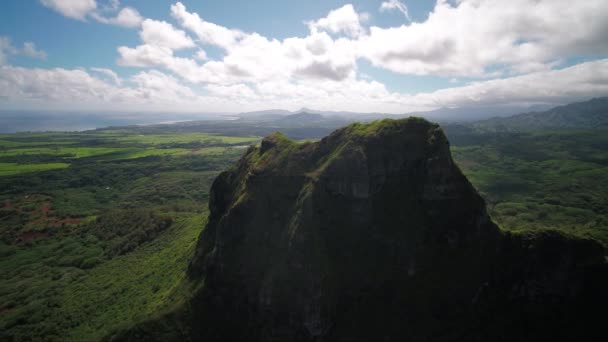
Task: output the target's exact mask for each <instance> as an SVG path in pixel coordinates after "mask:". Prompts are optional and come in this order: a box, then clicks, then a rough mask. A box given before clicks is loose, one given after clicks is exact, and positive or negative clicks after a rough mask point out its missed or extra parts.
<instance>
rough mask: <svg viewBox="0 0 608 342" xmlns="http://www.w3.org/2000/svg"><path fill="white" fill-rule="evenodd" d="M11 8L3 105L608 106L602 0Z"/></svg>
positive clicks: (3, 21)
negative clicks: (598, 100) (588, 102)
mask: <svg viewBox="0 0 608 342" xmlns="http://www.w3.org/2000/svg"><path fill="white" fill-rule="evenodd" d="M0 8H2V11H0V12H1V13H0V110H58V111H85V110H86V111H101V112H103V111H143V112H147V111H151V112H159V111H171V112H247V111H257V110H267V109H286V110H291V111H294V110H298V109H300V108H304V107H306V108H313V109H315V110H325V111H352V112H384V113H407V112H416V111H428V110H433V109H437V108H441V107H450V108H459V107H475V106H499V105H513V106H522V107H527V106H533V105H557V104H564V103H568V102H573V101H578V100H585V99H589V98H591V97H599V96H606V95H608V21H606V20H605V18H606V17H607V16H608V2H607V1H601V0H594V1H582V2H571V1H568V2H567V1H561V0H560V1H557V0H553V1H543V0H541V1H538V0H516V1H509V2H505V1H494V0H486V1H483V0H459V1H448V0H438V1H436V2H435V1H413V0H410V1H399V0H389V1H323V2H315V3H309V2H298V3H292V2H289V3H284V2H280V1H260V2H257V1H256V2H255V3H254V2H250V1H229V2H222V3H218V2H210V1H188V0H183V1H170V2H163V3H160V2H157V1H155V2H149V1H148V2H144V1H126V0H125V1H122V2H121V1H118V0H107V1H102V0H98V1H96V0H83V1H78V2H75V1H70V0H40V1H5V2H3V3H2V4H1V5H0Z"/></svg>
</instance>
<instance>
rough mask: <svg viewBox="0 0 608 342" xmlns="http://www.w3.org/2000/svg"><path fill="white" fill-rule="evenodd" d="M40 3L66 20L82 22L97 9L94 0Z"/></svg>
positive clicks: (43, 1) (43, 0)
mask: <svg viewBox="0 0 608 342" xmlns="http://www.w3.org/2000/svg"><path fill="white" fill-rule="evenodd" d="M40 3H42V4H43V5H44V6H46V7H48V8H50V9H52V10H54V11H56V12H58V13H60V14H62V15H64V16H66V17H68V18H72V19H77V20H82V21H84V20H86V17H87V15H89V14H90V13H92V12H93V11H94V10H95V9H96V8H97V3H96V2H95V0H40Z"/></svg>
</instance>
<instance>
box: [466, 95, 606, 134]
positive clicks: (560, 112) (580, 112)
mask: <svg viewBox="0 0 608 342" xmlns="http://www.w3.org/2000/svg"><path fill="white" fill-rule="evenodd" d="M471 126H472V127H473V128H475V129H478V130H486V131H487V130H490V131H532V130H559V129H596V128H608V97H601V98H595V99H591V100H589V101H584V102H576V103H571V104H568V105H565V106H559V107H555V108H552V109H549V110H546V111H542V112H531V113H523V114H518V115H514V116H510V117H504V118H491V119H487V120H483V121H478V122H474V123H472V124H471Z"/></svg>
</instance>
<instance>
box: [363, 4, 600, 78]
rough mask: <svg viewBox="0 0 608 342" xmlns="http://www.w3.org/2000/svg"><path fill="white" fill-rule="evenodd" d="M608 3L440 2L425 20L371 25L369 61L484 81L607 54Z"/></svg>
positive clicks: (365, 40)
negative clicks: (492, 74)
mask: <svg viewBox="0 0 608 342" xmlns="http://www.w3.org/2000/svg"><path fill="white" fill-rule="evenodd" d="M607 14H608V1H605V0H587V1H570V0H510V1H501V0H485V1H482V0H459V1H457V2H448V1H446V0H439V1H437V4H436V6H435V8H434V10H433V12H431V13H430V14H429V17H428V19H427V20H426V21H424V22H420V23H412V24H410V25H407V26H406V25H403V26H400V27H391V28H380V27H371V28H370V34H369V36H365V37H363V38H361V39H360V44H361V46H360V51H361V52H362V55H361V56H362V57H363V58H366V59H369V60H370V61H371V62H372V64H373V65H375V66H377V67H382V68H385V69H388V70H391V71H394V72H398V73H403V74H417V75H442V76H483V75H484V74H486V73H488V70H490V69H492V68H493V67H497V68H500V69H502V70H505V71H506V72H507V73H510V74H517V73H524V72H532V71H536V70H546V69H549V68H551V67H552V66H554V65H556V64H558V63H559V62H560V61H561V60H562V59H563V58H567V57H570V56H577V55H598V54H605V53H607V52H608V21H607V20H605V19H606V15H607Z"/></svg>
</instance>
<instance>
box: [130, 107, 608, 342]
mask: <svg viewBox="0 0 608 342" xmlns="http://www.w3.org/2000/svg"><path fill="white" fill-rule="evenodd" d="M209 209H210V216H209V220H208V223H207V226H206V228H205V230H204V232H203V233H202V235H201V237H200V239H199V241H198V245H197V250H196V253H195V256H194V257H193V259H192V261H191V263H190V266H189V273H190V276H191V278H192V280H193V281H194V282H198V283H199V284H200V286H199V287H200V289H199V290H198V291H197V292H196V293H195V294H194V296H193V298H192V300H191V301H190V302H189V303H188V305H186V306H185V309H183V311H181V312H178V313H173V314H169V315H166V316H164V318H162V319H160V320H159V321H156V322H154V321H153V322H147V323H145V324H142V325H140V326H138V327H136V328H134V329H131V330H129V331H127V332H123V333H122V334H121V335H118V337H119V339H121V338H122V339H148V338H150V337H154V336H159V334H160V333H161V332H162V336H163V338H175V339H194V340H205V341H206V340H211V341H213V340H247V341H252V340H254V341H255V340H281V341H283V340H285V341H321V340H323V341H333V340H336V341H341V340H348V341H355V340H361V341H368V340H539V339H540V340H550V339H553V340H564V339H570V340H571V339H575V338H580V337H586V338H591V337H593V336H597V335H595V334H599V333H600V332H601V329H602V327H603V314H601V313H602V312H603V310H604V309H605V307H606V304H608V298H607V295H606V291H605V288H606V286H608V265H607V264H606V260H605V257H604V255H605V251H604V249H603V247H602V246H601V245H600V244H598V243H597V242H595V241H594V240H586V239H577V238H574V237H570V236H566V235H563V234H562V233H558V232H552V231H544V232H538V233H528V234H516V233H508V232H503V231H501V230H500V229H499V228H498V227H497V226H496V225H495V224H494V223H493V222H492V220H491V218H490V217H489V216H488V214H487V212H486V207H485V203H484V200H483V199H482V198H481V197H480V196H479V194H478V193H477V192H476V190H475V189H474V188H473V186H472V185H471V184H470V183H469V182H468V180H467V179H466V178H465V176H464V175H463V174H462V173H461V171H460V169H459V168H458V166H457V165H455V163H454V161H453V160H452V157H451V154H450V149H449V143H448V141H447V139H446V137H445V135H444V133H443V131H442V130H441V128H440V127H439V126H438V125H437V124H432V123H429V122H427V121H425V120H423V119H417V118H410V119H403V120H382V121H376V122H373V123H370V124H358V123H355V124H351V125H349V126H347V127H345V128H341V129H339V130H337V131H335V132H333V133H332V134H330V135H329V136H327V137H325V138H323V139H322V140H320V141H318V142H314V143H311V142H308V143H303V144H298V143H295V142H293V141H291V140H289V139H288V138H287V137H285V136H284V135H282V134H280V133H275V134H272V135H270V136H268V137H266V138H265V139H264V140H263V141H262V143H261V145H260V146H259V147H251V148H249V149H248V150H247V152H246V153H245V155H244V156H243V157H242V158H241V159H240V161H239V162H238V163H237V164H236V165H234V166H233V167H232V168H230V169H229V170H227V171H225V172H223V173H221V174H220V175H219V176H218V177H217V179H216V180H215V182H214V184H213V186H212V188H211V193H210V203H209ZM176 322H177V323H176ZM171 326H174V327H175V328H168V327H171Z"/></svg>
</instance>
